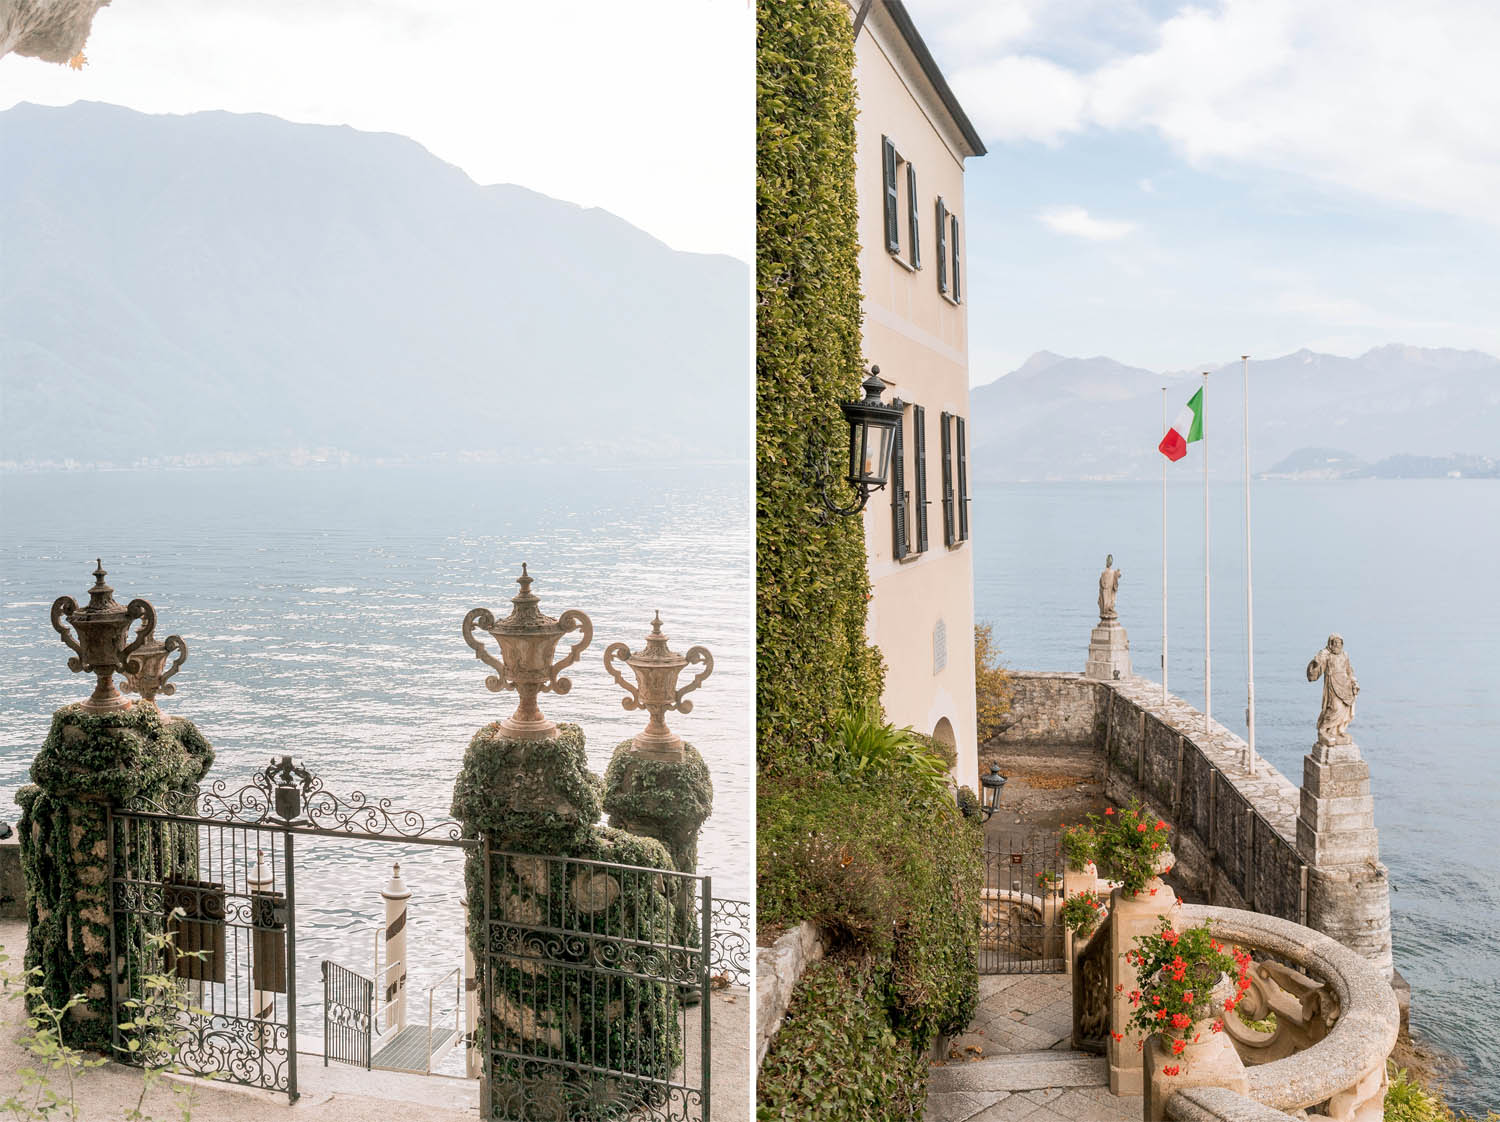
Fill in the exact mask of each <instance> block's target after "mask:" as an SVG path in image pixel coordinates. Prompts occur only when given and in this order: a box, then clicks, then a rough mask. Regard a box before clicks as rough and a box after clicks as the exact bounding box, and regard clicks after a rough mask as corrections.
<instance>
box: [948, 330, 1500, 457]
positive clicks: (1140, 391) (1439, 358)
mask: <svg viewBox="0 0 1500 1122" xmlns="http://www.w3.org/2000/svg"><path fill="white" fill-rule="evenodd" d="M1201 381H1202V380H1201V374H1189V373H1184V372H1173V373H1168V374H1152V373H1150V372H1148V371H1144V370H1139V369H1136V368H1132V367H1127V366H1124V365H1122V364H1120V363H1117V362H1114V361H1113V360H1111V359H1107V358H1092V359H1072V358H1059V357H1058V356H1056V355H1051V354H1048V353H1046V352H1043V353H1042V354H1040V355H1037V356H1033V357H1032V358H1031V359H1030V360H1028V361H1027V363H1026V364H1025V365H1024V366H1022V367H1021V368H1020V369H1019V370H1017V371H1015V372H1014V373H1012V374H1008V375H1006V376H1005V377H1003V378H998V379H996V380H995V381H994V382H991V383H989V384H988V385H984V386H978V387H976V388H975V389H974V390H973V391H972V394H971V399H970V410H971V413H972V416H973V421H972V424H971V430H972V433H973V435H972V437H971V444H972V446H973V449H974V451H973V457H972V458H973V462H974V472H975V474H976V476H978V477H980V478H988V479H1083V478H1124V479H1131V478H1154V477H1156V476H1157V475H1158V474H1159V472H1160V470H1161V468H1160V463H1161V460H1160V455H1159V454H1158V453H1157V451H1156V445H1157V442H1158V441H1159V440H1160V439H1161V434H1162V432H1163V425H1162V393H1161V388H1162V386H1167V387H1168V389H1167V402H1166V406H1167V414H1168V417H1169V419H1170V417H1171V416H1172V415H1174V414H1175V413H1176V411H1177V410H1178V408H1180V407H1181V406H1182V405H1183V404H1185V403H1186V401H1187V399H1188V398H1189V397H1190V396H1191V395H1192V393H1193V392H1194V390H1195V389H1196V388H1197V386H1198V385H1200V384H1201ZM1250 385H1251V401H1250V418H1251V425H1252V434H1251V451H1252V468H1253V469H1254V470H1255V471H1264V470H1267V469H1268V468H1270V467H1271V466H1273V465H1276V464H1278V463H1279V462H1281V461H1283V460H1285V459H1286V458H1287V457H1288V456H1291V455H1292V454H1293V453H1294V452H1299V451H1300V450H1303V449H1317V448H1329V447H1333V448H1338V449H1341V450H1343V451H1344V452H1346V453H1348V454H1351V455H1353V456H1355V457H1357V458H1358V459H1361V460H1365V461H1369V462H1375V461H1378V460H1382V459H1385V458H1388V457H1391V456H1396V455H1402V454H1410V455H1417V456H1434V457H1442V456H1449V455H1452V454H1455V453H1475V454H1480V455H1495V454H1497V453H1500V359H1496V358H1494V357H1493V356H1491V355H1486V354H1481V353H1479V352H1476V351H1454V350H1443V349H1423V348H1418V347H1403V346H1399V345H1392V346H1386V347H1379V348H1376V349H1375V350H1373V351H1370V352H1368V353H1367V354H1364V355H1361V356H1359V357H1358V358H1352V359H1351V358H1338V357H1335V356H1333V355H1321V354H1314V353H1313V352H1311V351H1305V350H1304V351H1298V352H1297V353H1296V354H1291V355H1285V356H1282V357H1280V358H1275V359H1268V360H1265V361H1260V362H1252V363H1251V364H1250ZM1241 402H1242V389H1241V378H1240V366H1239V363H1232V364H1229V365H1226V366H1224V367H1221V368H1219V369H1217V370H1214V371H1213V372H1212V373H1211V374H1210V376H1209V391H1208V406H1207V410H1206V423H1207V429H1208V436H1209V445H1210V461H1209V463H1210V471H1211V472H1212V473H1214V474H1224V475H1238V474H1239V473H1240V472H1241V471H1242V459H1241V457H1242V454H1243V446H1242V444H1241V430H1242V424H1243V412H1242V405H1241ZM1192 460H1193V462H1194V464H1195V465H1196V464H1197V463H1198V461H1197V458H1196V453H1193V454H1192ZM1177 470H1181V469H1180V468H1179V469H1177Z"/></svg>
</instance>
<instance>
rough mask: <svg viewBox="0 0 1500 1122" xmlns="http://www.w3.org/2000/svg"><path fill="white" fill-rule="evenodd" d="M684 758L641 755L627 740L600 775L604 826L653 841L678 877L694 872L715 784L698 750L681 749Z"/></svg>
mask: <svg viewBox="0 0 1500 1122" xmlns="http://www.w3.org/2000/svg"><path fill="white" fill-rule="evenodd" d="M682 754H683V759H682V760H680V761H678V760H658V759H652V758H651V757H649V756H643V755H641V754H640V753H639V752H636V751H635V750H634V744H633V743H632V742H631V741H629V740H627V741H625V742H623V743H622V744H620V745H619V746H618V747H617V748H616V749H615V753H614V755H613V756H612V757H611V758H610V761H609V767H608V768H606V769H605V772H604V810H605V813H607V814H608V815H609V824H610V825H611V826H617V827H619V828H620V829H622V830H630V831H631V832H632V833H637V834H644V835H646V836H647V837H652V838H656V839H657V840H658V841H660V842H661V843H662V844H663V845H665V846H666V847H667V852H668V853H670V854H671V855H672V863H673V864H674V865H675V867H676V868H677V871H678V872H680V873H692V872H696V871H697V869H698V830H699V828H700V827H701V826H702V825H703V823H704V821H705V820H706V819H707V818H708V816H709V814H710V813H711V812H712V810H713V807H714V783H713V778H712V776H710V775H709V772H708V765H707V764H705V763H704V762H703V757H702V755H700V754H699V752H698V749H696V748H694V747H693V746H692V745H691V744H687V743H684V744H683V746H682Z"/></svg>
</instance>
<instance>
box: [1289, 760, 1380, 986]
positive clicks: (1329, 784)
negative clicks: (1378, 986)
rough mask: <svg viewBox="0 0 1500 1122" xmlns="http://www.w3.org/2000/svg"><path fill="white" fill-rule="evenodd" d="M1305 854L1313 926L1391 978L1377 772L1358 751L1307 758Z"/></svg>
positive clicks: (1300, 822) (1302, 825)
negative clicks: (1374, 782)
mask: <svg viewBox="0 0 1500 1122" xmlns="http://www.w3.org/2000/svg"><path fill="white" fill-rule="evenodd" d="M1297 849H1298V851H1299V852H1300V853H1301V854H1302V857H1303V859H1304V860H1306V861H1307V863H1308V866H1309V868H1308V870H1307V925H1308V926H1309V927H1312V928H1314V929H1316V930H1318V931H1321V932H1323V933H1324V934H1325V935H1329V936H1331V937H1332V938H1334V939H1337V940H1338V941H1339V942H1340V943H1343V944H1344V946H1346V947H1348V948H1349V949H1350V950H1352V951H1355V952H1357V953H1358V954H1360V955H1363V956H1364V957H1365V958H1366V959H1368V960H1369V961H1370V962H1372V963H1373V964H1374V965H1376V966H1377V967H1379V968H1380V969H1381V970H1383V971H1384V972H1385V975H1386V976H1387V977H1390V974H1391V969H1392V963H1391V902H1390V884H1389V879H1388V874H1387V872H1386V868H1385V866H1384V865H1382V864H1381V863H1380V843H1379V834H1378V833H1377V831H1376V829H1375V799H1374V796H1373V795H1372V794H1371V793H1370V765H1369V764H1367V763H1365V761H1364V760H1362V759H1361V758H1360V755H1359V748H1358V747H1357V746H1355V745H1354V744H1334V745H1327V744H1319V745H1316V746H1315V747H1314V748H1313V749H1312V751H1311V752H1309V753H1308V754H1307V755H1306V756H1305V757H1303V760H1302V808H1301V812H1300V813H1299V814H1298V816H1297Z"/></svg>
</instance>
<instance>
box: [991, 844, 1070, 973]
mask: <svg viewBox="0 0 1500 1122" xmlns="http://www.w3.org/2000/svg"><path fill="white" fill-rule="evenodd" d="M1062 873H1063V861H1062V856H1061V854H1060V853H1059V851H1058V840H1057V835H1056V834H1047V833H1034V832H1032V833H1020V832H1016V833H1003V832H1002V833H992V834H989V835H987V836H986V838H985V846H984V893H983V896H982V897H981V908H980V930H979V972H980V973H981V974H1060V973H1062V972H1063V971H1064V963H1063V927H1062V921H1061V917H1060V916H1059V911H1060V909H1061V907H1062V903H1063V895H1062V892H1063V885H1062Z"/></svg>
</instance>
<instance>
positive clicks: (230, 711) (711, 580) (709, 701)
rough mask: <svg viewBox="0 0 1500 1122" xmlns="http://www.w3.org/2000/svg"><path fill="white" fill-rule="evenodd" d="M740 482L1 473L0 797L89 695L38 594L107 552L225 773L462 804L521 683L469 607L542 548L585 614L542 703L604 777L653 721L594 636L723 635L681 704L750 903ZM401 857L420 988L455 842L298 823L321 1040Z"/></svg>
mask: <svg viewBox="0 0 1500 1122" xmlns="http://www.w3.org/2000/svg"><path fill="white" fill-rule="evenodd" d="M749 501H750V500H749V494H748V486H747V482H746V475H745V469H744V467H743V466H742V465H736V466H732V467H723V468H704V467H683V468H675V469H665V468H664V469H655V470H650V471H624V470H621V471H597V470H596V471H579V470H570V469H566V468H549V469H545V470H542V469H534V470H530V471H528V470H524V469H516V468H509V467H506V468H502V467H494V466H486V465H470V466H466V467H452V468H442V469H438V468H430V469H429V468H387V469H380V468H350V469H338V468H333V469H326V470H307V471H290V470H288V471H275V470H242V471H208V470H205V471H191V472H188V471H179V472H161V471H156V472H151V471H122V472H105V473H78V474H40V475H17V474H9V475H0V512H3V513H0V517H3V521H4V525H5V535H4V540H3V543H0V645H3V647H4V649H5V652H6V657H5V659H4V660H3V662H0V818H4V819H6V820H8V821H12V822H14V820H15V818H16V816H17V814H18V813H19V812H18V809H17V808H16V807H15V805H14V802H13V797H14V793H15V791H16V789H17V788H18V787H19V786H20V785H21V784H22V783H25V782H26V781H27V769H28V767H29V765H30V761H31V758H32V756H33V755H34V754H35V752H36V750H37V748H38V747H39V746H40V745H41V742H42V740H43V738H44V737H45V736H46V734H47V728H48V724H49V721H50V717H51V713H52V711H53V710H54V709H56V708H58V707H59V706H61V705H64V704H67V703H69V702H72V701H78V700H81V699H82V698H84V697H86V696H87V694H88V692H89V689H90V683H91V682H92V681H93V678H92V676H85V675H75V674H71V673H69V672H68V669H67V667H66V661H67V656H68V654H69V652H68V651H67V649H66V648H65V647H64V646H63V645H62V643H61V641H60V640H59V639H58V637H57V635H56V633H55V632H54V631H53V630H52V628H51V626H50V625H49V623H48V610H49V608H50V606H51V603H52V601H53V600H54V599H55V598H56V597H58V596H61V595H65V594H66V595H70V596H72V597H73V598H74V599H76V600H78V601H79V602H80V603H83V602H86V600H85V592H86V590H87V588H88V587H89V585H90V584H91V583H92V582H93V578H92V576H91V575H90V571H91V570H92V569H93V567H94V559H95V557H96V556H101V555H102V557H103V559H104V567H105V569H106V570H108V573H109V576H108V578H107V580H108V582H109V584H110V585H112V586H113V587H114V589H115V590H116V591H115V596H116V599H118V600H119V601H120V602H122V603H124V602H126V601H128V600H129V599H130V598H133V597H137V596H140V597H144V598H146V599H148V600H150V601H151V602H152V603H153V604H154V605H155V606H156V609H157V612H158V617H159V622H158V627H157V631H158V634H159V635H160V636H162V637H165V636H166V635H168V634H181V635H182V636H183V637H184V639H185V640H186V641H187V644H188V648H189V656H188V660H187V662H186V664H185V665H184V668H183V670H182V672H181V673H180V674H179V675H178V677H177V678H176V679H174V682H175V684H176V685H177V686H178V692H177V694H176V696H174V697H170V698H163V699H160V704H161V708H162V710H163V711H164V712H165V713H167V714H168V715H172V716H183V717H188V718H190V719H192V720H193V721H194V722H196V723H197V725H198V727H199V728H200V729H201V730H202V732H203V733H204V735H205V736H207V737H208V739H209V741H210V742H211V743H212V744H213V745H214V748H215V751H216V753H217V759H216V761H215V763H214V766H213V770H212V771H211V772H210V773H209V776H208V782H210V783H211V782H213V781H214V780H218V779H222V780H224V781H225V782H226V783H227V784H228V786H229V788H230V789H231V790H233V789H235V788H237V787H239V786H241V785H243V784H245V783H248V782H249V781H250V778H251V777H252V775H253V774H255V773H256V772H258V771H259V770H260V769H262V768H263V767H265V765H266V763H267V762H268V761H269V760H270V759H271V757H272V756H280V755H283V754H291V755H293V756H295V757H297V758H298V759H300V760H301V761H303V763H304V764H305V765H306V766H307V767H308V768H309V769H310V770H312V771H313V772H314V773H316V774H317V775H319V776H321V777H322V779H323V781H324V784H325V786H326V787H327V788H328V789H329V790H330V791H332V792H334V793H335V794H338V795H340V796H341V797H343V796H347V795H349V794H350V793H352V792H354V791H362V792H364V793H365V794H367V795H369V796H370V797H372V798H375V797H389V798H391V799H392V800H393V803H394V808H395V809H403V810H404V809H407V808H410V809H414V810H416V811H419V812H420V813H421V814H423V815H424V816H425V817H426V819H427V821H428V822H429V823H431V822H433V821H436V820H439V819H446V818H447V817H448V811H449V806H450V802H451V798H452V792H453V781H454V779H455V778H456V776H457V774H458V768H459V765H460V763H461V761H462V759H463V753H464V749H465V747H466V746H467V745H468V742H469V739H470V737H471V736H472V735H473V733H474V732H475V731H476V730H477V729H478V728H479V727H480V726H482V725H484V724H486V723H488V722H490V721H492V720H496V719H498V718H500V717H503V716H505V715H506V714H508V713H509V712H510V711H511V710H512V709H513V708H514V706H515V694H514V692H506V693H504V694H492V693H490V692H489V691H488V690H487V689H486V688H485V685H484V678H485V675H486V674H488V673H489V670H488V668H487V667H485V666H483V665H482V664H481V663H479V662H478V661H476V659H475V658H474V655H473V652H472V651H470V649H469V648H468V647H467V646H466V645H465V644H464V641H463V638H462V637H461V635H460V632H459V626H460V623H461V621H462V620H463V617H464V614H465V613H466V612H467V611H468V610H469V609H470V608H473V607H487V608H489V609H490V610H491V611H493V612H494V613H495V614H496V616H504V615H507V614H509V612H510V604H509V603H508V601H509V599H510V597H511V596H514V595H515V594H516V592H517V586H516V584H515V577H516V576H517V575H518V574H519V572H520V567H521V562H522V561H526V562H528V563H529V564H530V572H531V574H532V576H533V577H534V578H535V580H536V583H535V585H534V586H533V591H535V592H536V593H537V595H538V596H539V597H540V598H541V608H542V610H543V611H545V612H547V613H548V614H550V615H553V616H556V615H558V614H560V613H561V612H562V611H564V610H566V609H568V608H578V609H580V610H582V611H584V612H585V613H587V614H588V615H589V616H591V617H592V619H593V623H594V641H593V643H592V645H591V646H590V647H589V648H588V649H587V650H586V651H585V652H584V655H583V658H582V659H581V661H580V662H579V663H578V664H577V665H575V666H574V667H572V668H571V669H570V671H569V676H570V677H571V678H572V679H573V689H572V692H570V693H569V694H567V695H566V696H564V697H557V696H555V695H552V694H544V695H543V696H542V698H541V704H542V709H543V711H544V712H545V713H546V714H547V715H548V716H549V717H551V718H553V719H554V720H559V721H561V720H568V721H575V722H577V723H578V724H581V725H582V726H583V728H584V731H585V733H586V735H587V737H588V753H589V759H590V765H591V767H592V768H593V770H594V771H595V772H596V773H599V774H601V775H602V773H603V771H604V768H605V766H606V764H607V763H608V761H609V757H610V754H611V753H612V752H613V750H614V748H615V746H616V745H617V744H619V743H620V742H621V741H622V740H625V739H627V738H628V737H630V736H631V735H633V734H634V733H635V732H636V731H637V730H638V729H639V728H640V727H642V726H643V725H644V721H645V718H644V717H643V716H642V715H641V714H640V713H639V712H635V713H627V712H626V711H625V710H624V709H623V708H622V707H621V705H620V699H621V697H622V696H623V695H622V693H621V691H620V690H619V689H618V688H617V687H616V686H615V685H614V683H613V682H612V681H610V679H609V677H608V675H607V674H606V673H605V671H604V668H603V665H602V662H601V659H602V653H603V649H604V647H605V646H607V645H608V644H609V643H611V642H614V641H616V640H621V641H624V642H625V643H627V644H628V645H629V646H630V647H631V649H632V650H636V649H639V647H640V646H641V644H642V639H643V637H644V635H645V633H646V632H647V631H648V630H649V629H650V628H649V625H650V621H651V617H652V614H653V612H655V611H656V610H658V609H659V610H660V611H661V614H662V618H663V620H664V621H665V630H666V632H667V633H668V634H669V635H670V636H671V641H672V646H673V648H674V649H677V650H686V649H687V648H688V647H689V646H692V645H694V644H697V643H701V644H703V645H705V646H707V647H708V648H709V649H710V650H711V651H712V652H713V655H714V662H715V668H714V673H713V676H712V677H710V678H709V679H708V681H707V682H706V683H705V684H704V686H703V687H702V688H701V689H700V690H699V691H698V692H697V693H695V694H694V695H693V699H694V702H695V707H694V710H693V712H692V713H691V714H690V715H687V716H680V715H677V716H675V717H674V719H672V720H671V721H670V723H671V725H672V726H673V727H674V728H675V729H676V730H677V731H678V732H680V733H681V734H682V735H683V736H684V737H685V738H687V739H688V740H690V741H691V742H693V743H694V744H695V745H697V747H698V748H699V749H700V751H702V753H703V756H704V758H705V760H706V761H707V762H708V765H709V768H710V769H711V771H712V773H713V780H714V814H713V817H711V818H710V819H709V820H708V822H707V824H706V825H705V827H704V831H703V836H702V841H701V843H700V856H699V861H700V866H699V871H700V872H703V873H709V874H711V875H712V876H713V888H714V894H715V895H716V896H719V897H729V898H737V899H748V898H749V893H750V877H751V864H752V861H751V846H752V839H751V835H750V826H749V822H750V820H751V804H750V799H751V790H752V781H751V762H750V761H751V756H752V753H751V750H750V749H751V736H752V732H751V725H750V706H751V700H750V697H751V693H750V681H751V678H750V675H751V666H752V658H751V640H752V633H751V624H750V565H749V548H750V528H749V522H748V515H747V513H746V512H747V511H748V509H749ZM575 638H576V636H575ZM393 860H399V861H400V862H401V865H402V872H403V876H404V878H405V880H406V883H407V886H408V887H409V888H410V889H411V891H412V900H411V928H410V930H411V935H410V940H411V941H410V944H409V946H410V954H411V959H412V963H413V968H412V980H411V990H410V992H411V993H413V994H414V995H415V994H418V993H419V991H420V990H421V989H423V988H424V987H425V986H427V985H429V984H431V983H432V982H434V981H436V980H437V979H438V978H439V977H440V976H441V975H442V974H444V973H445V972H446V971H448V970H449V969H451V968H452V967H454V966H456V965H461V964H462V955H463V943H462V933H463V926H462V923H463V921H462V910H461V901H462V888H463V883H462V856H461V853H460V851H458V850H454V849H445V848H437V847H417V846H404V847H396V846H391V845H387V844H384V843H372V842H352V841H342V840H325V839H321V838H318V839H312V838H308V839H299V840H298V842H297V859H296V877H297V903H298V907H297V913H298V917H297V952H298V954H297V958H298V963H299V968H298V981H299V994H298V998H299V1000H298V1009H299V1014H300V1016H299V1022H300V1032H301V1034H302V1037H303V1039H302V1041H301V1042H300V1043H301V1044H302V1045H303V1046H305V1047H312V1046H313V1044H312V1042H315V1041H318V1040H321V1036H322V1026H321V1019H320V1018H321V1007H320V999H321V991H320V987H319V983H318V979H319V970H318V962H319V960H320V959H322V958H325V957H326V958H331V959H334V960H336V961H339V962H342V963H343V964H345V965H347V966H349V967H351V968H353V969H356V970H359V971H360V972H361V973H366V974H367V973H368V972H369V970H370V965H371V963H370V957H371V954H372V938H373V931H374V924H375V922H376V919H377V917H378V916H379V915H380V914H381V913H380V909H381V907H382V905H381V900H380V897H379V889H380V887H381V886H382V885H383V884H384V883H385V880H386V878H387V877H388V876H389V875H390V862H391V861H393ZM413 1000H416V998H415V997H414V998H413ZM422 1016H425V1012H424V1013H423V1014H422Z"/></svg>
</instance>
